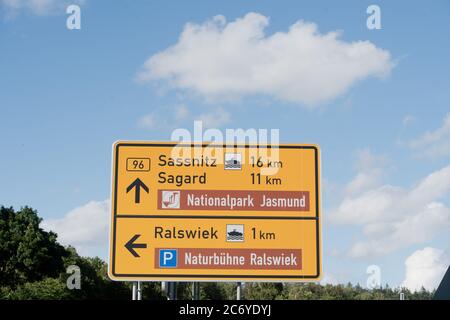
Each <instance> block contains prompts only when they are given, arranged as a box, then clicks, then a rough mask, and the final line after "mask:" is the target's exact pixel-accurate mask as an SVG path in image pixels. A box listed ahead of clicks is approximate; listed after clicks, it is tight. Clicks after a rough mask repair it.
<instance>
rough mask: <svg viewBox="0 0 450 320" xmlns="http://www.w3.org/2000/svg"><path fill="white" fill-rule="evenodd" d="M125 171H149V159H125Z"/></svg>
mask: <svg viewBox="0 0 450 320" xmlns="http://www.w3.org/2000/svg"><path fill="white" fill-rule="evenodd" d="M127 171H150V158H127Z"/></svg>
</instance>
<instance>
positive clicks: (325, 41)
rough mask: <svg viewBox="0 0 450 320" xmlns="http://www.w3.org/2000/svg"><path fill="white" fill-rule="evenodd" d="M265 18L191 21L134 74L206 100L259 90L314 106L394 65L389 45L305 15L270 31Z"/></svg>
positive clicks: (255, 16) (220, 18) (244, 94)
mask: <svg viewBox="0 0 450 320" xmlns="http://www.w3.org/2000/svg"><path fill="white" fill-rule="evenodd" d="M268 25H269V19H268V18H267V17H265V16H263V15H261V14H258V13H248V14H247V15H245V16H244V17H243V18H239V19H236V20H235V21H233V22H229V23H227V22H226V20H225V17H223V16H216V17H214V18H213V19H212V20H210V21H207V22H204V23H203V24H194V23H188V24H187V25H186V26H185V27H184V29H183V32H182V33H181V35H180V37H179V39H178V42H177V43H176V44H175V45H173V46H171V47H169V48H167V49H165V50H163V51H161V52H159V53H156V54H154V55H153V56H151V57H150V58H149V59H148V60H147V61H146V62H145V64H144V66H143V69H142V71H141V72H140V74H139V75H138V79H140V80H142V81H158V80H161V81H163V82H165V83H167V84H168V85H169V87H172V88H177V89H184V90H188V91H190V92H193V93H195V94H198V95H200V96H202V97H204V98H206V99H207V100H211V99H212V100H217V99H223V100H232V99H236V98H240V97H242V96H247V95H258V94H263V95H268V96H272V97H274V98H277V99H280V100H285V101H291V102H298V103H303V104H306V105H308V106H314V105H316V104H319V103H321V102H326V101H329V100H332V99H334V98H336V97H338V96H340V95H342V94H344V93H345V92H346V91H347V90H348V89H349V88H350V86H352V85H353V84H355V83H356V82H357V81H360V80H362V79H365V78H367V77H369V76H377V77H383V76H386V75H388V74H389V73H390V70H391V69H392V67H393V62H392V61H391V57H390V53H389V52H388V51H386V50H383V49H380V48H377V47H376V46H375V45H374V44H372V43H371V42H369V41H355V42H346V41H343V40H340V39H339V33H338V32H329V33H327V34H321V33H319V32H318V31H317V26H316V25H315V24H314V23H307V22H303V21H298V22H296V23H294V24H293V25H292V26H291V27H290V28H289V30H288V31H287V32H276V33H274V34H272V35H270V36H268V35H266V34H265V33H264V30H265V28H266V27H267V26H268Z"/></svg>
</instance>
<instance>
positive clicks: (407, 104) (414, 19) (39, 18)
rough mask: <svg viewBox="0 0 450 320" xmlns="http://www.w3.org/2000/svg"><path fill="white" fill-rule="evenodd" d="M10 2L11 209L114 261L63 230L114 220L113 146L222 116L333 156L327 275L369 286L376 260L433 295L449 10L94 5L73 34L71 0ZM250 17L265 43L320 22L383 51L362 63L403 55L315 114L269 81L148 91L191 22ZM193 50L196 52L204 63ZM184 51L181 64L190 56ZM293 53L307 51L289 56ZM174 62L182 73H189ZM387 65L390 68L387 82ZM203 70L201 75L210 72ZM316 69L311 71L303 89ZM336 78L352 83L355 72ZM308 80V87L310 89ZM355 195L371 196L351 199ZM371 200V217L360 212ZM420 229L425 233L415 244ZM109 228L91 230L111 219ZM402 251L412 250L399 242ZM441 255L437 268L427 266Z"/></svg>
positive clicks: (414, 5)
mask: <svg viewBox="0 0 450 320" xmlns="http://www.w3.org/2000/svg"><path fill="white" fill-rule="evenodd" d="M10 3H15V4H16V7H15V8H13V7H12V6H11V5H8V4H7V2H6V1H0V117H1V119H2V125H1V126H0V150H2V156H1V157H0V181H2V183H1V184H0V204H1V205H5V206H14V207H16V208H19V207H20V206H23V205H29V206H32V207H33V208H35V209H37V210H38V211H39V213H40V215H41V216H42V217H44V219H45V221H48V222H47V223H48V224H47V225H48V226H49V227H53V229H56V231H58V233H59V234H60V237H61V238H62V239H64V237H65V239H66V242H69V241H70V240H71V239H72V241H73V242H75V244H79V247H80V248H81V252H83V253H85V254H99V255H101V256H103V257H106V253H104V252H105V251H104V249H103V248H106V247H105V245H106V243H107V242H106V240H105V239H104V238H98V237H95V236H91V235H87V238H88V240H89V241H90V240H92V243H89V241H81V240H79V238H77V237H79V235H77V234H74V233H73V232H72V233H71V234H70V235H64V233H65V232H67V230H68V229H74V228H75V229H76V227H74V226H73V225H72V226H71V227H68V222H67V221H68V220H69V221H71V223H80V221H89V220H83V217H84V218H86V216H85V215H86V212H89V210H94V211H95V210H97V211H99V212H100V213H98V214H99V215H101V214H103V212H105V210H104V208H105V207H106V203H107V202H105V200H107V199H108V198H109V194H110V172H111V167H110V159H111V144H112V143H113V142H114V141H116V140H119V139H122V140H127V139H136V140H156V141H158V140H169V139H170V134H171V132H172V130H173V129H174V128H176V127H185V128H188V129H192V127H193V120H194V119H203V120H205V121H206V120H208V121H210V122H211V121H212V120H214V121H212V122H211V124H214V125H218V127H219V128H221V129H225V128H264V129H271V128H274V129H280V138H281V142H303V143H317V144H319V145H320V146H321V149H322V177H323V207H324V211H323V217H324V228H323V243H324V271H325V274H326V278H327V281H331V282H344V283H345V282H353V283H356V282H359V283H361V284H362V285H365V283H366V279H367V274H366V268H367V266H369V265H372V264H375V265H378V266H380V268H381V272H382V282H383V283H389V284H390V285H391V286H398V285H400V284H401V283H402V282H403V281H404V280H405V279H406V278H408V281H407V282H406V283H407V284H408V285H411V287H414V285H415V284H417V283H420V282H421V281H423V284H424V285H429V286H430V287H432V286H433V285H435V283H436V279H437V278H438V277H439V275H440V272H442V269H443V268H444V267H443V266H445V265H448V261H449V260H448V259H449V258H448V256H449V253H450V246H449V243H450V241H449V240H450V237H449V231H450V218H449V216H450V213H449V209H448V206H449V205H450V203H449V192H448V191H449V188H450V187H449V184H448V183H447V182H446V181H447V179H446V178H447V177H448V166H449V165H450V163H449V162H450V161H449V159H450V151H449V150H450V120H449V118H448V116H447V114H449V113H450V90H449V89H450V62H449V60H448V57H450V41H449V40H448V39H449V33H450V3H449V2H448V1H433V2H427V1H395V2H393V1H370V2H369V1H345V2H344V1H340V2H337V1H302V2H301V3H300V2H299V1H277V2H274V1H245V2H242V1H221V2H218V1H214V2H212V1H195V2H192V1H189V2H188V1H151V2H150V1H133V2H130V1H114V2H112V1H102V0H85V1H84V2H83V3H82V4H81V12H82V28H81V30H68V29H67V28H66V19H67V14H65V9H64V8H65V7H61V4H60V3H61V2H58V3H59V4H56V5H54V6H53V5H52V6H51V7H50V6H49V7H44V8H36V7H32V6H31V7H30V6H27V3H28V2H27V1H26V0H24V1H10ZM38 3H39V1H38ZM49 3H52V1H50V2H49ZM370 4H377V5H379V6H380V8H381V21H382V29H381V30H369V29H368V28H367V27H366V19H367V17H368V14H367V13H366V8H367V7H368V5H370ZM250 12H254V13H257V14H258V15H259V17H267V18H268V19H269V20H268V24H267V26H266V27H265V28H263V29H264V33H265V35H264V36H263V37H265V38H267V37H271V36H272V35H274V34H275V33H277V32H282V33H286V32H288V30H289V28H290V27H291V26H292V25H293V24H294V23H296V22H297V21H299V20H303V21H305V22H308V23H314V24H316V25H317V28H318V29H317V33H318V34H321V35H323V34H327V33H329V32H333V31H340V32H341V34H340V36H339V37H338V39H339V41H341V42H343V43H344V45H349V44H351V43H354V42H355V41H370V42H371V43H372V44H373V46H374V48H375V49H372V51H370V52H371V53H370V54H373V56H370V57H368V58H365V57H362V58H360V60H359V61H356V62H352V61H350V62H348V63H349V66H350V67H353V65H356V64H358V66H359V65H363V64H371V63H372V62H373V61H375V60H377V59H379V58H380V57H381V54H380V52H381V51H383V52H388V53H389V58H388V60H389V61H388V62H386V61H384V62H383V61H381V62H380V63H379V64H377V65H376V67H374V68H375V70H374V71H367V72H366V73H363V76H362V77H361V78H357V77H356V78H355V79H353V80H352V81H351V84H350V85H348V86H346V87H345V88H344V89H343V90H340V91H339V92H338V94H334V95H331V97H328V98H326V99H325V100H324V101H321V102H319V103H317V104H316V103H313V104H312V105H311V104H309V103H305V100H304V99H305V98H304V96H302V95H301V93H299V94H295V97H294V98H293V99H286V96H285V95H284V94H283V89H282V88H280V86H279V84H277V83H275V84H274V87H276V88H278V89H274V91H272V92H271V94H265V92H264V90H263V89H261V88H267V86H264V85H261V87H258V88H257V89H255V90H254V91H252V92H250V93H249V92H246V91H244V92H241V93H240V94H237V95H236V97H235V99H232V100H231V101H228V100H226V99H225V100H224V99H221V98H220V97H216V96H214V97H212V99H211V96H210V95H208V94H207V93H205V91H202V90H203V89H204V86H203V84H198V83H197V84H188V88H186V87H183V86H182V85H180V84H179V83H178V84H177V83H173V82H171V80H170V79H168V78H167V77H166V75H165V74H164V72H160V73H155V72H154V73H153V74H152V76H153V78H157V79H156V80H155V81H153V80H148V81H139V75H140V74H141V73H142V72H146V71H145V68H144V64H145V62H146V61H147V60H148V59H149V58H151V57H153V56H154V55H155V54H157V53H158V52H160V53H163V54H166V56H167V55H169V54H170V53H168V51H166V50H167V49H168V48H169V47H172V46H174V45H176V44H177V42H178V40H179V37H180V34H181V32H182V31H183V28H184V26H185V25H186V23H193V24H197V25H203V26H204V24H205V22H206V21H211V19H213V17H214V16H217V15H223V16H224V17H225V18H226V22H224V24H225V26H226V25H228V24H229V23H232V22H233V21H234V20H236V19H238V18H244V17H245V16H246V15H247V14H248V13H250ZM219 29H220V28H219ZM317 33H316V34H315V36H317ZM236 34H239V30H238V31H237V32H236ZM194 36H195V34H194ZM294 40H295V39H294ZM300 45H301V44H300ZM287 46H288V48H290V46H289V44H288V45H287ZM207 48H208V47H207ZM237 49H239V48H237ZM199 50H200V49H199ZM323 50H326V48H324V49H323ZM321 51H322V49H321ZM237 52H239V50H237ZM191 53H192V55H193V57H194V58H196V56H195V55H196V54H199V55H201V52H196V51H195V50H193V51H192V52H191ZM179 54H180V53H179ZM288 54H289V51H288V50H286V55H288ZM181 55H182V56H181V57H179V56H176V55H175V58H176V59H177V58H183V57H184V58H185V56H183V53H181ZM206 57H207V59H209V58H211V56H209V55H206ZM307 57H308V56H306V58H305V59H303V60H302V61H300V62H299V63H304V64H305V66H306V67H307V68H310V70H312V72H311V74H313V75H314V76H313V77H314V80H317V81H318V83H319V84H321V83H322V81H325V79H324V78H325V77H326V76H323V75H322V76H321V73H320V72H324V70H323V68H322V69H320V70H318V72H314V70H315V69H313V67H311V64H308V63H309V61H308V59H307ZM199 59H200V58H199ZM211 59H215V58H214V57H213V58H211ZM289 59H295V56H286V57H281V61H285V60H287V61H289ZM380 59H381V58H380ZM154 61H156V62H155V63H156V64H158V63H159V64H158V65H163V61H160V60H154ZM212 61H214V60H212ZM337 61H340V60H337ZM352 63H353V64H352ZM388 64H390V67H387V65H388ZM171 68H175V69H174V70H172V71H173V72H175V73H176V72H178V74H179V75H181V76H183V72H184V71H182V70H181V71H180V69H176V67H173V66H171ZM311 68H312V69H311ZM377 68H378V69H377ZM383 68H384V69H386V68H387V69H389V71H390V72H388V74H387V75H384V76H378V74H376V73H377V71H379V69H383ZM325 71H326V70H325ZM189 72H190V73H189V74H187V78H189V76H191V75H196V72H197V70H190V71H189ZM243 72H245V70H244V71H243ZM311 74H309V75H306V76H304V77H303V76H301V77H300V79H301V80H306V81H305V82H303V83H305V85H306V82H308V79H309V78H308V77H311ZM325 74H326V72H325ZM330 74H331V71H330ZM184 75H186V74H184ZM316 75H317V78H315V77H316ZM336 76H337V79H338V81H337V82H339V79H341V78H340V77H341V75H340V74H338V75H336ZM280 77H281V78H282V79H285V80H287V81H288V80H289V79H292V80H293V81H295V80H296V79H298V78H297V77H298V74H295V73H294V72H291V73H289V71H288V72H287V73H285V74H282V75H280ZM274 78H276V77H274ZM269 80H270V79H269ZM294 83H295V82H294ZM324 83H328V82H324ZM298 86H299V87H298V90H299V92H301V91H302V88H301V87H300V86H302V83H301V82H298ZM221 88H222V87H221ZM293 88H294V91H295V89H296V88H295V86H294V87H293ZM319 88H321V87H320V86H319ZM322 88H323V91H326V90H325V89H327V88H325V87H322ZM269 90H271V89H270V86H269ZM277 90H278V91H277ZM250 91H251V90H250ZM321 92H322V90H319V92H318V93H317V94H316V95H317V97H321ZM228 93H229V92H228V91H226V90H225V94H228ZM177 113H179V114H180V116H179V117H178V118H177V119H176V121H175V119H174V116H173V114H177ZM186 114H187V116H186ZM224 114H225V115H226V116H224ZM430 175H431V176H430ZM358 177H359V178H358ZM427 177H429V179H428V180H427ZM356 180H357V181H356ZM355 181H356V182H355ZM352 182H353V184H352ZM357 183H360V184H357ZM421 183H422V184H424V185H425V187H426V188H425V187H424V188H425V189H426V190H427V191H426V192H428V191H429V193H430V194H429V195H427V196H424V199H423V200H422V202H419V203H416V202H414V201H413V200H411V199H410V198H411V197H414V198H417V197H416V196H415V195H416V193H415V192H414V190H416V189H417V190H418V191H417V192H419V191H420V194H422V191H421V190H422V189H420V186H421ZM352 185H353V186H355V185H356V186H360V188H357V189H358V190H357V191H356V192H355V191H351V190H352V187H351V186H352ZM388 186H391V187H393V188H394V189H392V190H391V189H389V188H388ZM433 188H434V189H433ZM430 190H431V191H430ZM433 190H434V191H433ZM426 192H425V191H424V192H423V193H424V194H425V193H426ZM408 194H409V195H410V196H409V195H408ZM392 195H395V197H394V198H398V199H403V198H404V201H403V202H404V204H403V205H402V206H401V208H397V207H396V205H395V204H390V205H388V206H386V207H385V210H386V212H387V213H386V214H384V215H381V216H377V212H378V211H379V210H380V207H379V203H375V202H377V201H375V200H376V199H383V200H385V199H386V197H389V196H392ZM364 201H367V203H366V202H364ZM399 201H400V200H399ZM360 203H363V207H364V206H365V207H367V208H369V207H370V206H372V207H373V209H368V210H367V211H366V210H365V209H364V210H361V212H356V211H357V210H356V209H355V208H360V207H356V206H357V204H360ZM365 207H364V208H365ZM372 207H371V208H372ZM348 208H350V209H348ZM436 208H437V209H436ZM348 210H350V211H351V210H356V211H352V212H347V211H348ZM371 210H372V211H373V213H370V212H372V211H371ZM377 210H378V211H377ZM97 211H96V212H97ZM106 211H107V210H106ZM71 212H72V214H70V213H71ZM74 212H75V213H74ZM368 212H369V213H368ZM83 214H84V216H83ZM88 214H89V213H88ZM352 214H359V215H363V216H364V215H367V217H366V218H367V219H362V220H363V221H365V222H361V223H359V224H356V225H355V224H354V223H351V222H349V217H351V216H352ZM370 214H373V215H372V216H370V217H369V215H370ZM396 215H398V216H396ZM427 215H432V217H434V218H435V220H433V221H434V223H429V224H428V223H421V222H420V221H422V220H420V219H425V221H428V220H426V216H427ZM73 216H75V218H73ZM70 217H72V218H70ZM76 217H80V218H79V219H78V218H76ZM424 217H425V218H424ZM434 218H433V219H434ZM70 219H73V220H70ZM88 219H89V218H88ZM91 219H92V218H91ZM414 223H416V224H414ZM417 224H419V225H423V228H424V229H426V230H424V231H423V234H424V235H423V236H421V235H419V234H416V233H414V231H415V230H416V229H414V228H415V227H416V225H417ZM405 226H406V227H405ZM408 226H410V229H411V234H410V235H408V236H406V239H405V236H404V232H405V229H406V230H408V228H409V227H408ZM98 228H99V229H95V228H93V229H92V230H93V231H92V232H97V231H98V230H104V228H105V225H103V224H101V225H100V226H98ZM375 229H376V231H373V230H375ZM370 230H372V231H370ZM86 232H89V230H88V231H86ZM396 232H397V233H398V235H396V236H395V237H394V238H389V236H392V234H397V233H396ZM100 234H101V232H100ZM383 238H384V239H385V241H387V243H386V242H383ZM380 239H381V240H380ZM411 239H415V240H411ZM77 241H78V242H79V243H78V242H77ZM392 242H398V245H393V246H392V248H391V247H390V246H391V244H392ZM358 243H364V244H365V245H368V247H367V246H366V247H364V248H366V249H367V248H372V249H373V246H375V247H380V246H381V247H385V248H386V250H384V251H383V252H378V253H377V254H367V255H361V254H355V252H356V251H355V250H356V249H355V250H354V251H353V254H352V253H351V252H352V248H354V246H355V245H356V244H358ZM368 243H369V244H368ZM387 244H389V245H387ZM363 251H364V250H363ZM367 251H370V249H367ZM369 253H370V252H369ZM409 258H410V259H409ZM427 259H429V260H430V261H434V262H432V263H431V262H430V263H429V264H427V263H426V261H427ZM407 261H409V262H408V263H406V262H407ZM423 261H425V262H423ZM436 261H437V262H436ZM405 263H406V264H405ZM421 263H425V265H423V264H421ZM421 268H422V269H423V268H428V269H427V270H429V274H430V275H432V276H431V278H430V279H429V278H427V276H423V275H421V274H420V271H418V270H421Z"/></svg>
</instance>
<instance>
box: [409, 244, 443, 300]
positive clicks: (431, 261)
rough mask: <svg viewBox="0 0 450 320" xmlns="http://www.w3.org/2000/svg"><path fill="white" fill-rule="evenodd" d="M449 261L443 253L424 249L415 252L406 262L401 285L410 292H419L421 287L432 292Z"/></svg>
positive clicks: (437, 250)
mask: <svg viewBox="0 0 450 320" xmlns="http://www.w3.org/2000/svg"><path fill="white" fill-rule="evenodd" d="M449 263H450V259H449V258H448V256H447V255H446V254H445V252H444V251H442V250H439V249H435V248H430V247H426V248H424V249H422V250H417V251H415V252H414V253H413V254H412V255H410V256H409V257H408V258H407V259H406V261H405V266H406V275H405V280H404V281H403V283H402V286H403V287H406V288H408V289H410V290H412V291H418V290H421V289H422V287H423V288H425V289H427V290H429V291H432V290H434V289H436V288H437V287H438V286H439V283H440V282H441V280H442V278H443V276H444V274H445V271H446V270H447V268H448V265H449Z"/></svg>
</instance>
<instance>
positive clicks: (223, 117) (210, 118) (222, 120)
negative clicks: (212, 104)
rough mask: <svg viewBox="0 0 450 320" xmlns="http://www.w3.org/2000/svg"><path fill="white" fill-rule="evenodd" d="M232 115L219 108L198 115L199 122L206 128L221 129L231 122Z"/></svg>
mask: <svg viewBox="0 0 450 320" xmlns="http://www.w3.org/2000/svg"><path fill="white" fill-rule="evenodd" d="M230 118H231V116H230V113H228V111H226V110H225V109H223V108H217V109H214V110H212V111H209V112H204V113H201V114H200V115H198V117H197V120H200V121H202V122H203V126H204V127H208V128H219V127H221V126H223V125H224V124H227V123H228V122H229V121H230Z"/></svg>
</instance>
